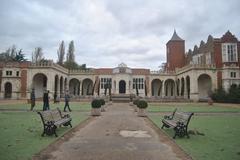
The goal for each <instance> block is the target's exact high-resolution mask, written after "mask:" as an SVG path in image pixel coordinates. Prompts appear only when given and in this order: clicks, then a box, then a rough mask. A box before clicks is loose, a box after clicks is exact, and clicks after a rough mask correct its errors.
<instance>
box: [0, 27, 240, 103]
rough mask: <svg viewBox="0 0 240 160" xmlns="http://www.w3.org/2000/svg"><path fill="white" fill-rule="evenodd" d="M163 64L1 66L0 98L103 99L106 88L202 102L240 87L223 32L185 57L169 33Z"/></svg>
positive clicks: (238, 65)
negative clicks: (74, 67)
mask: <svg viewBox="0 0 240 160" xmlns="http://www.w3.org/2000/svg"><path fill="white" fill-rule="evenodd" d="M166 50H167V51H166V54H167V63H166V64H165V66H164V69H163V70H159V71H151V70H150V69H145V68H129V67H128V66H127V65H126V64H124V63H121V64H119V65H118V66H116V67H115V68H92V69H87V70H68V69H66V68H64V67H62V66H60V65H58V64H56V63H54V62H53V61H44V62H39V63H31V62H21V63H19V62H0V98H1V99H29V96H30V91H31V89H32V88H34V89H35V94H36V98H42V96H43V92H44V91H45V90H49V91H50V96H51V97H53V96H54V95H57V96H59V97H63V96H64V92H65V91H66V90H69V92H70V94H71V96H72V97H74V98H76V99H78V98H87V97H92V96H102V95H104V94H105V92H106V86H108V87H110V88H111V93H112V94H116V95H118V94H121V95H122V94H125V95H130V94H139V96H141V97H148V98H149V99H151V98H152V99H160V100H161V99H167V100H175V99H183V100H184V99H186V100H187V99H190V100H194V101H199V100H207V99H208V98H209V95H210V94H211V92H212V91H213V90H214V89H217V88H219V87H223V88H225V89H226V90H227V89H228V88H229V87H230V85H231V84H240V60H239V59H240V42H239V41H238V39H237V38H236V37H235V36H234V35H232V33H231V32H229V31H228V32H226V33H225V34H224V35H223V36H222V37H221V38H213V37H212V36H211V35H210V36H209V37H208V39H207V42H206V43H205V42H203V41H201V43H200V46H199V47H198V46H195V47H194V49H193V50H191V49H190V50H189V51H188V52H186V53H185V41H184V40H183V39H182V38H180V37H179V36H178V34H177V33H176V31H174V33H173V36H172V38H171V39H170V40H169V41H168V42H167V44H166Z"/></svg>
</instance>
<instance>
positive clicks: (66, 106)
mask: <svg viewBox="0 0 240 160" xmlns="http://www.w3.org/2000/svg"><path fill="white" fill-rule="evenodd" d="M64 98H65V106H64V110H63V111H64V112H66V109H67V108H68V110H69V112H71V111H72V110H71V109H70V107H69V100H70V96H69V93H68V91H66V93H65V97H64Z"/></svg>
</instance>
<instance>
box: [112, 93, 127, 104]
mask: <svg viewBox="0 0 240 160" xmlns="http://www.w3.org/2000/svg"><path fill="white" fill-rule="evenodd" d="M112 102H114V103H129V102H130V94H113V95H112Z"/></svg>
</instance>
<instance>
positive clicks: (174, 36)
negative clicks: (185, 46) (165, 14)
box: [170, 30, 183, 41]
mask: <svg viewBox="0 0 240 160" xmlns="http://www.w3.org/2000/svg"><path fill="white" fill-rule="evenodd" d="M170 41H183V39H182V38H180V37H179V36H178V34H177V32H176V30H174V33H173V36H172V38H171V39H170Z"/></svg>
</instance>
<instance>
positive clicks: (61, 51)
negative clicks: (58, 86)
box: [57, 41, 65, 65]
mask: <svg viewBox="0 0 240 160" xmlns="http://www.w3.org/2000/svg"><path fill="white" fill-rule="evenodd" d="M57 54H58V62H57V63H58V64H60V65H63V61H64V56H65V45H64V41H62V42H61V44H60V46H59V49H58V51H57Z"/></svg>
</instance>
